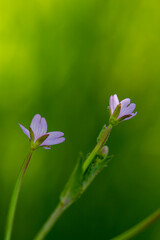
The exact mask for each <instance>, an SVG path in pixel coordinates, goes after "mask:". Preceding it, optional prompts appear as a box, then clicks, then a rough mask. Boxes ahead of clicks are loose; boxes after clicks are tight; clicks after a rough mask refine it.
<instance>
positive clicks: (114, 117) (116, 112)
mask: <svg viewBox="0 0 160 240" xmlns="http://www.w3.org/2000/svg"><path fill="white" fill-rule="evenodd" d="M120 111H121V103H119V104H118V105H117V107H116V109H115V110H114V112H113V114H112V116H110V119H109V123H110V124H111V125H112V126H115V125H117V124H118V123H119V121H118V120H117V118H118V116H119V114H120Z"/></svg>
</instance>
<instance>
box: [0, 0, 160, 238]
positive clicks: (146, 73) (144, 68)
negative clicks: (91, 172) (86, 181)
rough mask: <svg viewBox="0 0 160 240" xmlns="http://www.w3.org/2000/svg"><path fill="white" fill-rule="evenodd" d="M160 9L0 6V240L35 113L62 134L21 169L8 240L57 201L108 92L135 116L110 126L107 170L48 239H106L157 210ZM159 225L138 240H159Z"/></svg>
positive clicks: (122, 0)
mask: <svg viewBox="0 0 160 240" xmlns="http://www.w3.org/2000/svg"><path fill="white" fill-rule="evenodd" d="M159 10H160V2H159V1H158V0H153V1H149V0H146V1H145V0H140V1H138V0H135V1H127V0H116V1H112V0H107V1H106V0H99V1H98V0H92V1H91V0H81V1H79V0H78V1H73V0H69V1H66V0H64V1H62V0H53V1H52V0H46V1H42V0H39V1H36V0H32V1H31V0H28V1H20V0H15V1H11V0H8V1H1V7H0V53H1V54H0V55H1V58H0V133H1V140H0V149H1V161H0V189H1V197H0V239H3V234H4V227H5V222H6V214H7V209H8V205H9V200H10V196H11V193H12V189H13V186H14V183H15V180H16V177H17V174H18V171H19V168H20V166H21V164H22V161H23V159H24V158H25V155H26V154H27V152H28V150H29V142H28V139H27V137H26V136H25V135H24V134H23V133H22V131H21V129H20V128H19V126H18V123H19V122H20V123H21V124H23V125H24V126H26V127H28V126H29V125H30V121H31V119H32V117H33V116H34V114H36V113H40V114H41V115H42V116H44V117H46V119H47V122H48V130H49V131H53V130H60V131H63V132H64V133H65V137H66V141H65V143H63V144H60V145H57V146H54V147H53V148H52V150H48V151H47V150H44V149H39V150H37V151H36V152H35V154H34V155H33V158H32V161H31V163H30V165H29V168H28V170H27V174H26V176H25V179H24V184H23V187H22V191H21V194H20V199H19V202H18V208H17V212H16V218H15V224H14V230H13V238H12V239H13V240H19V239H23V240H29V239H32V238H33V237H34V236H35V234H36V233H37V231H38V230H39V228H40V227H41V226H42V224H43V223H44V220H45V219H46V218H47V217H48V216H49V214H50V213H51V211H52V210H53V209H54V207H55V206H56V204H57V203H58V197H59V194H60V192H61V190H62V189H63V187H64V185H65V183H66V181H67V179H68V177H69V175H70V173H71V172H72V170H73V168H74V166H75V163H76V160H77V156H78V153H79V152H80V151H83V152H84V154H87V153H88V152H90V151H91V150H92V148H93V147H94V145H95V143H96V138H97V135H98V133H99V131H100V129H101V128H102V126H103V125H104V124H105V123H106V122H107V121H108V118H109V115H108V113H107V106H108V100H109V96H110V94H114V93H117V94H118V96H119V98H120V100H122V99H123V98H126V97H130V98H131V99H132V101H133V102H135V103H136V104H137V111H138V114H137V116H136V117H135V118H133V119H131V120H130V121H126V122H123V123H122V124H120V125H119V126H117V127H115V128H114V129H113V131H112V134H111V136H110V138H109V143H108V144H109V148H110V154H114V155H115V157H114V159H113V160H112V161H111V163H110V164H109V167H108V168H107V169H105V170H104V171H103V173H102V174H100V175H99V176H98V177H97V179H96V180H95V181H94V182H93V183H92V185H91V186H90V188H89V189H88V190H87V192H86V193H85V194H84V195H83V196H82V198H81V199H80V200H79V201H78V202H76V203H75V204H74V205H73V206H72V207H71V208H70V209H69V210H67V211H66V212H65V214H64V215H63V216H62V218H60V220H59V221H58V222H57V224H56V226H55V228H54V230H53V231H51V232H50V234H49V235H48V237H47V238H46V239H47V240H51V239H58V240H61V239H64V238H65V239H70V240H72V239H76V240H80V239H84V240H88V239H92V240H96V239H97V238H98V239H100V240H103V239H106V240H107V239H109V238H111V237H113V236H115V235H117V234H119V233H121V232H122V231H124V230H126V229H127V228H129V227H130V226H132V225H134V224H135V223H137V222H138V221H139V220H141V219H143V218H144V217H146V216H147V215H149V214H150V213H152V211H154V210H155V209H156V208H158V207H159V205H160V189H159V184H160V148H159V145H160V137H159V136H160V107H159V106H160V66H159V56H160V31H159V29H160V27H159V25H160V14H159ZM159 226H160V222H157V223H156V224H154V225H153V226H151V227H150V228H149V229H148V230H147V231H145V232H144V233H142V234H140V235H139V236H138V237H136V238H135V239H137V240H146V239H147V240H158V239H159V238H160V227H159Z"/></svg>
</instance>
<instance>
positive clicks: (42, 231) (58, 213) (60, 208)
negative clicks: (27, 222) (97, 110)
mask: <svg viewBox="0 0 160 240" xmlns="http://www.w3.org/2000/svg"><path fill="white" fill-rule="evenodd" d="M111 130H112V125H111V124H110V125H109V126H108V127H107V128H106V129H105V130H104V131H103V134H102V136H101V139H100V140H99V142H98V143H97V145H96V146H95V148H94V149H93V150H92V152H91V153H90V155H89V156H88V158H87V159H86V161H85V162H84V164H83V173H84V172H85V171H86V170H87V168H88V166H89V165H90V164H91V162H92V161H93V159H94V158H95V156H96V154H97V153H98V152H99V151H100V150H101V148H102V147H103V145H104V144H105V142H106V141H107V140H108V137H109V134H110V132H111ZM72 203H73V202H70V203H67V205H64V204H62V203H61V202H60V203H59V205H58V206H57V208H56V209H55V210H54V211H53V213H52V214H51V216H50V217H49V218H48V219H47V221H46V222H45V224H44V225H43V226H42V228H41V229H40V231H39V233H38V234H37V235H36V237H35V238H34V240H42V239H44V237H45V236H46V235H47V233H48V232H49V231H50V230H51V229H52V227H53V226H54V225H55V223H56V221H57V220H58V218H59V217H60V216H61V215H62V213H63V212H64V210H65V209H66V208H68V207H69V206H70V205H72Z"/></svg>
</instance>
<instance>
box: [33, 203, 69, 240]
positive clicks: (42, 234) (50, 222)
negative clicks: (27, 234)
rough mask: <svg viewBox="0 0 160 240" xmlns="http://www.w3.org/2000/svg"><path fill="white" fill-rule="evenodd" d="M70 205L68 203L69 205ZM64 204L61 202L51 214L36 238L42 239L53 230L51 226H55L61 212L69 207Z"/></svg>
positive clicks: (36, 239) (35, 239) (37, 239)
mask: <svg viewBox="0 0 160 240" xmlns="http://www.w3.org/2000/svg"><path fill="white" fill-rule="evenodd" d="M67 206H68V205H67ZM67 206H65V205H64V204H62V203H60V204H59V205H58V206H57V207H56V209H55V210H54V212H53V213H52V214H51V216H50V217H49V218H48V220H47V221H46V223H45V224H44V225H43V227H42V228H41V230H40V231H39V233H38V234H37V235H36V237H35V238H34V240H42V239H44V237H45V236H46V235H47V233H48V232H49V231H50V230H51V228H52V227H53V226H54V224H55V223H56V221H57V220H58V218H59V217H60V216H61V214H62V213H63V212H64V211H65V209H66V208H67Z"/></svg>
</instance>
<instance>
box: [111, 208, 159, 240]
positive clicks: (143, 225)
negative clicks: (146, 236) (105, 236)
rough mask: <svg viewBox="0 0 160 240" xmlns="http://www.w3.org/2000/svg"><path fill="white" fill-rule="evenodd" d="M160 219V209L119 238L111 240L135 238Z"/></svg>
mask: <svg viewBox="0 0 160 240" xmlns="http://www.w3.org/2000/svg"><path fill="white" fill-rule="evenodd" d="M159 218H160V209H158V210H157V211H155V212H154V213H153V214H151V215H150V216H149V217H147V218H145V219H144V220H143V221H141V222H140V223H138V224H136V225H135V226H134V227H132V228H130V229H129V230H127V231H126V232H124V233H122V234H120V235H119V236H117V237H115V238H112V239H111V240H128V239H131V238H133V237H135V236H136V235H137V234H138V233H140V232H142V231H143V230H144V229H146V228H147V227H149V226H150V225H151V224H152V223H154V222H155V221H156V220H158V219H159Z"/></svg>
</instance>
